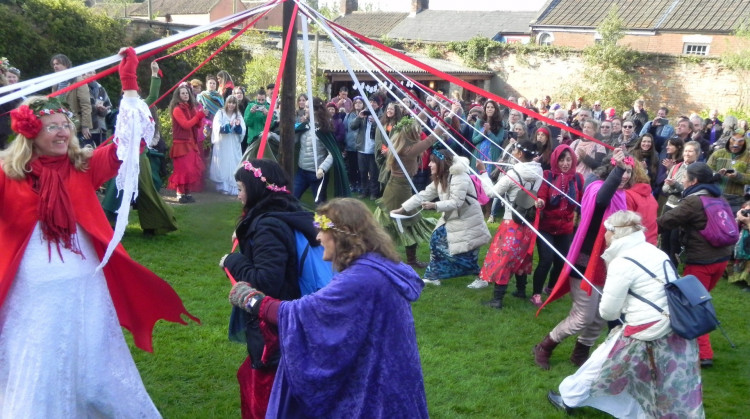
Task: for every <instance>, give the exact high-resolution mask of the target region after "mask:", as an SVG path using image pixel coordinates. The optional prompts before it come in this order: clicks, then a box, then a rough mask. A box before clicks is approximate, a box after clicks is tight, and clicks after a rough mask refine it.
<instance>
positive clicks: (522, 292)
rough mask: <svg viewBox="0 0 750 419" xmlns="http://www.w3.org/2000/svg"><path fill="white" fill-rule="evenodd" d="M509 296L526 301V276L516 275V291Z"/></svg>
mask: <svg viewBox="0 0 750 419" xmlns="http://www.w3.org/2000/svg"><path fill="white" fill-rule="evenodd" d="M511 295H512V296H514V297H517V298H523V299H526V275H519V274H516V290H515V291H513V293H512V294H511Z"/></svg>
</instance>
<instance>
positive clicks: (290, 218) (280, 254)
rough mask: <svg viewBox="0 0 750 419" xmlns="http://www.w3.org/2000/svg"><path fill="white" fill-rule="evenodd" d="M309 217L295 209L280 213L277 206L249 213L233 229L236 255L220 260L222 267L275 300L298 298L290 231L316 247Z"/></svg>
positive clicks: (294, 255)
mask: <svg viewBox="0 0 750 419" xmlns="http://www.w3.org/2000/svg"><path fill="white" fill-rule="evenodd" d="M312 223H313V216H312V213H310V212H308V211H303V210H302V209H301V207H299V206H298V205H295V206H293V207H292V208H288V209H286V210H283V209H282V208H279V207H278V206H271V207H270V208H268V207H267V208H263V209H255V208H254V209H253V210H251V211H250V212H249V213H248V214H247V215H246V216H245V218H244V219H243V220H242V221H240V223H239V225H238V226H237V230H236V234H237V238H238V240H239V244H240V253H233V254H231V255H229V256H227V258H226V259H225V260H224V266H225V267H226V268H227V269H229V272H230V273H231V274H232V276H234V278H235V279H236V280H238V281H245V282H248V283H250V285H252V286H253V287H254V288H256V289H257V290H259V291H261V292H262V293H264V294H266V295H268V296H270V297H273V298H276V299H279V300H292V299H295V298H299V297H300V290H299V283H298V273H297V249H296V246H295V239H294V232H293V230H292V229H294V230H298V231H300V232H302V233H303V234H304V235H305V236H306V237H307V239H308V241H309V242H310V244H311V245H313V246H317V245H318V242H317V240H316V239H315V236H316V235H317V232H316V231H315V228H314V227H313V224H312Z"/></svg>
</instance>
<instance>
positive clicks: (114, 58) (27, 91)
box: [0, 4, 275, 105]
mask: <svg viewBox="0 0 750 419" xmlns="http://www.w3.org/2000/svg"><path fill="white" fill-rule="evenodd" d="M272 7H275V5H268V4H266V5H263V6H260V7H256V8H254V9H251V10H245V11H242V12H240V13H236V14H234V15H231V16H227V17H225V18H222V19H219V20H216V21H213V22H211V23H209V24H207V25H203V26H198V27H195V28H192V29H189V30H186V31H184V32H179V33H176V34H174V35H172V36H169V37H167V38H162V39H158V40H156V41H153V42H149V43H148V44H145V45H141V46H139V47H135V52H136V54H139V55H140V54H142V53H144V52H147V51H151V50H154V49H157V48H161V47H163V46H164V45H168V44H170V43H172V42H175V41H181V40H184V39H188V38H190V37H192V36H195V35H197V34H200V33H203V32H206V31H209V30H212V29H215V28H218V27H224V26H226V25H228V24H231V23H235V22H237V21H239V20H242V19H245V18H247V17H250V16H253V15H256V14H258V13H262V12H264V11H266V10H268V9H270V8H272ZM121 59H122V56H121V55H119V54H114V55H110V56H109V57H105V58H101V59H99V60H96V61H92V62H89V63H86V64H81V65H79V66H75V67H71V68H68V69H65V70H63V71H58V72H56V73H51V74H47V75H45V76H40V77H37V78H34V79H30V80H25V81H21V82H18V83H16V84H11V85H8V86H4V87H0V95H2V94H3V93H5V92H9V91H11V90H12V91H13V92H11V93H9V94H7V95H5V96H2V97H0V105H2V104H3V103H7V102H10V101H12V100H15V99H18V98H20V97H24V96H31V95H33V94H34V93H36V92H38V91H40V90H43V89H46V88H48V87H51V86H55V85H57V84H59V83H60V82H63V81H66V80H71V79H74V78H76V77H78V76H80V75H82V74H85V73H87V72H89V71H93V70H98V69H100V68H103V67H108V66H111V65H112V64H115V63H118V62H120V60H121ZM16 89H18V90H16Z"/></svg>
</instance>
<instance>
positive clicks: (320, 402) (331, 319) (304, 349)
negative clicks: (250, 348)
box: [266, 253, 428, 418]
mask: <svg viewBox="0 0 750 419" xmlns="http://www.w3.org/2000/svg"><path fill="white" fill-rule="evenodd" d="M423 287H424V283H423V282H422V280H421V279H420V278H419V276H418V275H417V274H416V273H415V272H414V270H413V269H412V268H410V267H409V266H408V265H405V264H404V263H395V262H392V261H390V260H387V259H385V258H384V257H382V256H380V255H379V254H376V253H368V254H365V255H363V256H362V257H360V258H359V259H357V260H355V261H354V262H353V263H352V264H351V265H350V266H349V267H348V268H346V269H345V270H344V271H342V272H341V273H339V274H337V275H336V276H334V277H333V279H332V280H331V283H330V284H328V285H327V286H326V287H325V288H323V289H321V290H319V291H317V292H316V293H314V294H310V295H306V296H304V297H302V298H301V299H299V300H294V301H284V302H282V303H281V305H280V307H279V313H278V321H279V322H278V327H279V343H280V345H281V353H282V357H281V361H280V363H279V368H278V372H277V373H276V380H275V382H274V385H273V390H272V391H271V399H270V402H269V405H268V413H267V414H266V417H267V418H299V417H311V418H358V417H367V418H426V417H428V414H427V401H426V399H425V392H424V382H423V379H422V367H421V364H420V360H419V351H418V348H417V338H416V331H415V329H414V318H413V317H412V312H411V302H412V301H416V300H417V299H418V298H419V294H420V293H421V291H422V288H423Z"/></svg>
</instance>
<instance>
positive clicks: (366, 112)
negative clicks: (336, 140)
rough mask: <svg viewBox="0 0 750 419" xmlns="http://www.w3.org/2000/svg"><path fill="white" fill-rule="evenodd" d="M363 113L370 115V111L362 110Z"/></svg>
mask: <svg viewBox="0 0 750 419" xmlns="http://www.w3.org/2000/svg"><path fill="white" fill-rule="evenodd" d="M362 115H364V116H370V115H371V114H370V111H362Z"/></svg>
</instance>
